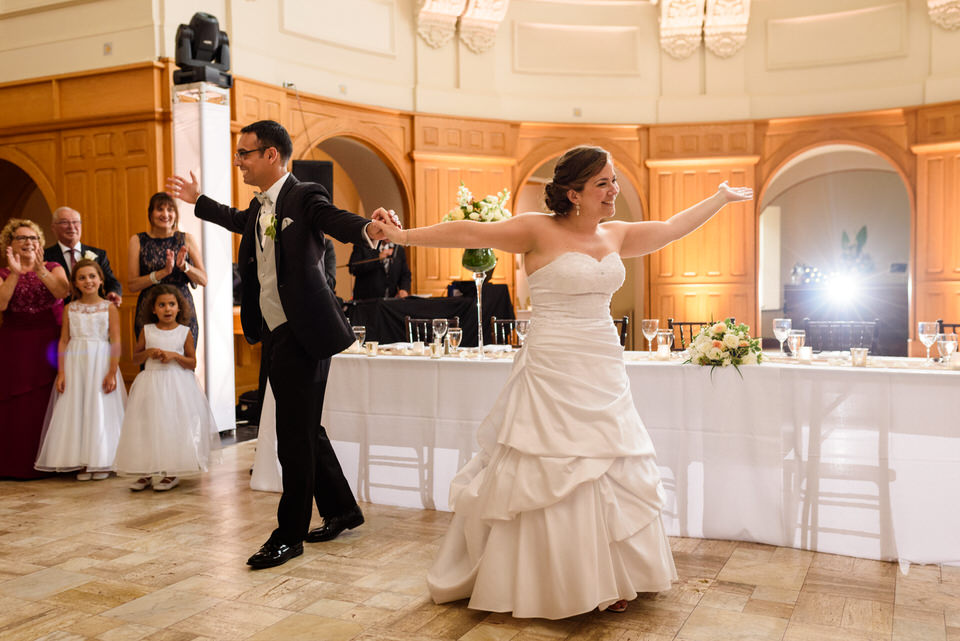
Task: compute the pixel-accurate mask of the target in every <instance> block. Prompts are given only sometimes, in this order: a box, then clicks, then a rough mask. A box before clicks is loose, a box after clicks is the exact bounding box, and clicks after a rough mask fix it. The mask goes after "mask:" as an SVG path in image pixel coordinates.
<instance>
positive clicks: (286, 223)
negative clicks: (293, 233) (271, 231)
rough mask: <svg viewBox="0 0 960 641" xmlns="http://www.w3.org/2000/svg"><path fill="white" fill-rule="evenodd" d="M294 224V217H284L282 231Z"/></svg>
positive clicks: (281, 222) (281, 224)
mask: <svg viewBox="0 0 960 641" xmlns="http://www.w3.org/2000/svg"><path fill="white" fill-rule="evenodd" d="M292 224H293V219H292V218H284V219H283V220H282V221H280V231H283V230H284V229H286V228H287V227H289V226H290V225H292Z"/></svg>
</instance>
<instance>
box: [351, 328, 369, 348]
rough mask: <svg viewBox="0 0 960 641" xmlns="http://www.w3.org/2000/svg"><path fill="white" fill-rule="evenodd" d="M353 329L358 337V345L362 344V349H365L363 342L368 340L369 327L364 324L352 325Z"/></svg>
mask: <svg viewBox="0 0 960 641" xmlns="http://www.w3.org/2000/svg"><path fill="white" fill-rule="evenodd" d="M350 329H352V330H353V335H354V337H356V339H357V345H359V346H360V349H363V342H364V341H365V340H367V328H366V326H364V325H353V326H351V327H350Z"/></svg>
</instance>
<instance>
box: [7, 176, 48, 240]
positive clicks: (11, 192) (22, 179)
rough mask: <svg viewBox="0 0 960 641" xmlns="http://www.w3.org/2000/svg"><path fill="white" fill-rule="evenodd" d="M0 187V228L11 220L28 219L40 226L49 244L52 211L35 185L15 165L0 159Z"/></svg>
mask: <svg viewBox="0 0 960 641" xmlns="http://www.w3.org/2000/svg"><path fill="white" fill-rule="evenodd" d="M0 185H3V189H2V190H0V227H2V226H3V225H6V224H7V221H8V220H10V219H11V218H28V219H30V220H32V221H34V222H35V223H37V224H38V225H40V228H41V229H43V230H44V234H45V235H46V236H47V244H49V243H50V231H49V230H50V215H51V213H52V211H53V210H52V209H51V206H50V204H49V203H48V202H47V199H46V198H45V197H44V195H43V192H42V191H41V190H40V188H39V187H38V186H37V183H35V182H34V180H33V179H32V178H31V177H30V175H29V174H27V172H25V171H23V170H22V169H21V168H20V167H18V166H17V165H15V164H13V163H12V162H9V161H7V160H3V159H0Z"/></svg>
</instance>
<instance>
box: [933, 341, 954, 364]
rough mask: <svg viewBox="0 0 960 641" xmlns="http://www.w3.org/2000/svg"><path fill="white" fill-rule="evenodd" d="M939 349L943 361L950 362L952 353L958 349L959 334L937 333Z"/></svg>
mask: <svg viewBox="0 0 960 641" xmlns="http://www.w3.org/2000/svg"><path fill="white" fill-rule="evenodd" d="M937 351H939V352H940V356H941V358H940V360H941V362H943V363H949V362H950V355H951V354H953V353H954V352H955V351H957V335H956V334H937Z"/></svg>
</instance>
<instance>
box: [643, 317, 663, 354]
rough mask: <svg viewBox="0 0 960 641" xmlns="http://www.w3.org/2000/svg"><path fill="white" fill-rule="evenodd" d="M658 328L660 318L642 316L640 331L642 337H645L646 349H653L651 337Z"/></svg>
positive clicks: (655, 333) (652, 337)
mask: <svg viewBox="0 0 960 641" xmlns="http://www.w3.org/2000/svg"><path fill="white" fill-rule="evenodd" d="M658 329H660V320H659V319H657V318H644V319H643V320H642V321H640V331H641V332H642V333H643V337H644V338H646V339H647V351H648V352H650V351H653V339H654V337H655V336H656V335H657V330H658Z"/></svg>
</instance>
